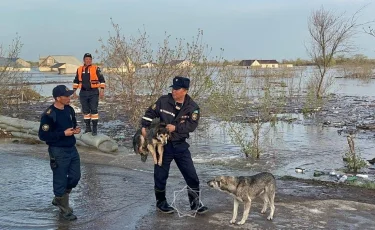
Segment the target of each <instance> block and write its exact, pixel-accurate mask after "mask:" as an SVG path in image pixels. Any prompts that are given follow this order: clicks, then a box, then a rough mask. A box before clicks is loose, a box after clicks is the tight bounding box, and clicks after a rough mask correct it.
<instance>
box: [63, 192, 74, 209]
mask: <svg viewBox="0 0 375 230" xmlns="http://www.w3.org/2000/svg"><path fill="white" fill-rule="evenodd" d="M71 191H72V190H71V189H67V190H66V191H65V194H64V195H65V196H63V198H64V199H66V200H64V202H66V203H67V205H66V206H67V207H68V210H69V211H70V212H71V213H73V208H72V207H70V205H69V195H70V192H71Z"/></svg>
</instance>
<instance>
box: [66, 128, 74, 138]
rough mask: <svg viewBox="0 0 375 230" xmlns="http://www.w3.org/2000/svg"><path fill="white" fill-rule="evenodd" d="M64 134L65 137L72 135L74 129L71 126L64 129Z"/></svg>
mask: <svg viewBox="0 0 375 230" xmlns="http://www.w3.org/2000/svg"><path fill="white" fill-rule="evenodd" d="M64 134H65V136H66V137H69V136H72V135H73V134H74V129H73V128H69V129H66V130H65V131H64Z"/></svg>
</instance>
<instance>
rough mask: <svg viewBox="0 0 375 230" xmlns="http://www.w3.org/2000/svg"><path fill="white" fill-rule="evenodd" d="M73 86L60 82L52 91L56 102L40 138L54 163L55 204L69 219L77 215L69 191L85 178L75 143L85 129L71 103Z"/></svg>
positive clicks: (43, 123)
mask: <svg viewBox="0 0 375 230" xmlns="http://www.w3.org/2000/svg"><path fill="white" fill-rule="evenodd" d="M72 94H73V90H69V89H68V88H67V87H66V86H65V85H58V86H56V87H55V88H54V89H53V91H52V95H53V97H54V98H55V102H54V104H53V105H51V106H50V107H48V109H47V110H46V111H45V112H44V113H43V114H42V117H41V121H40V127H39V139H40V140H42V141H45V142H46V144H47V145H48V153H49V157H50V166H51V169H52V172H53V192H54V194H55V197H54V199H53V201H52V204H53V205H55V206H58V207H59V208H60V211H61V214H62V216H63V217H64V218H65V219H67V220H75V219H77V217H76V216H75V215H74V214H73V210H72V208H71V207H69V194H70V192H71V191H72V189H73V188H75V187H76V186H77V184H78V182H79V180H80V178H81V169H80V158H79V154H78V152H77V149H76V147H75V144H76V139H75V137H74V134H78V133H80V132H81V128H79V127H77V120H76V117H75V112H74V109H73V108H72V107H71V106H69V103H70V96H71V95H72Z"/></svg>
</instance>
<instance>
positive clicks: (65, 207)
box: [52, 193, 77, 220]
mask: <svg viewBox="0 0 375 230" xmlns="http://www.w3.org/2000/svg"><path fill="white" fill-rule="evenodd" d="M52 204H53V205H55V206H57V207H59V209H60V214H61V216H62V217H63V218H64V219H66V220H76V219H77V217H76V216H75V215H74V214H73V213H72V212H71V211H70V209H69V198H67V193H65V194H64V195H63V196H62V197H57V196H55V198H54V199H53V200H52Z"/></svg>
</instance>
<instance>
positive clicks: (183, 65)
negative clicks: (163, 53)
mask: <svg viewBox="0 0 375 230" xmlns="http://www.w3.org/2000/svg"><path fill="white" fill-rule="evenodd" d="M167 65H169V66H175V67H177V68H187V67H193V66H194V64H193V63H191V62H190V61H187V60H172V61H170V62H168V63H167Z"/></svg>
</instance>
